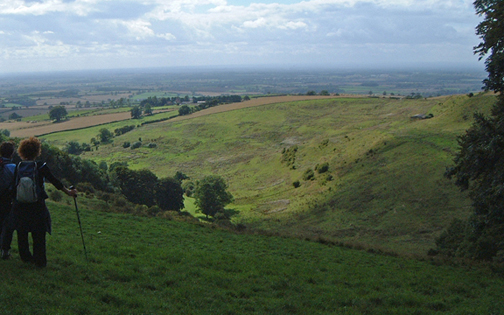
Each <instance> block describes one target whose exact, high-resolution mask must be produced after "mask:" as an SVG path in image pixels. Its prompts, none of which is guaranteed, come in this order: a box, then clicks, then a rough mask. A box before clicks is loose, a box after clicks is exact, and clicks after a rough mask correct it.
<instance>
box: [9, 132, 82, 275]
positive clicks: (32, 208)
mask: <svg viewBox="0 0 504 315" xmlns="http://www.w3.org/2000/svg"><path fill="white" fill-rule="evenodd" d="M40 153H41V143H40V141H39V140H38V139H37V138H35V137H30V138H29V139H25V140H23V141H21V143H20V144H19V148H18V154H19V156H20V157H21V159H22V162H20V163H19V164H18V166H17V167H16V170H15V181H16V184H15V185H16V186H17V184H18V181H20V179H19V176H18V174H17V173H18V172H19V171H20V167H21V164H22V163H26V162H35V159H36V158H37V157H38V156H40ZM34 165H35V166H34V167H36V170H37V171H36V173H37V174H38V176H36V177H35V185H36V187H37V190H38V191H39V192H40V193H39V194H38V198H37V199H36V201H35V202H22V201H19V200H18V199H19V198H17V191H16V189H17V187H16V186H15V187H14V193H13V196H14V198H13V205H12V220H13V223H14V226H15V229H16V231H17V237H18V249H19V256H20V257H21V260H22V261H23V262H28V263H33V264H35V266H37V267H45V266H46V265H47V257H46V238H45V237H46V233H49V234H50V233H51V215H50V213H49V210H48V209H47V206H46V204H45V199H47V198H48V196H47V193H46V192H45V190H44V180H47V181H49V182H50V183H51V184H53V185H54V187H55V188H56V189H58V190H61V191H63V192H64V193H65V194H67V195H68V196H71V197H74V198H75V197H77V190H75V189H68V188H66V187H64V186H63V184H62V183H61V182H60V181H59V180H58V179H57V178H56V177H54V176H53V174H52V173H51V171H50V169H49V167H48V166H47V164H45V163H43V162H38V161H37V162H35V164H34ZM28 233H31V235H32V240H33V254H32V253H31V252H30V248H29V244H28Z"/></svg>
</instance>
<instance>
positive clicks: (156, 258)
mask: <svg viewBox="0 0 504 315" xmlns="http://www.w3.org/2000/svg"><path fill="white" fill-rule="evenodd" d="M78 202H79V210H80V215H81V220H82V224H83V230H84V235H85V240H86V245H87V250H88V255H89V261H88V262H86V261H85V258H84V253H83V249H82V244H81V238H80V234H79V227H78V224H77V220H76V215H75V211H74V208H73V204H72V203H71V202H70V201H67V202H66V203H65V202H63V203H60V204H56V203H52V202H50V203H49V207H50V209H51V213H52V218H53V227H54V232H53V235H52V236H48V266H47V268H45V269H35V268H34V267H32V266H30V265H26V264H23V263H21V261H20V260H19V258H18V255H17V251H16V246H14V250H13V251H12V252H13V259H11V260H9V261H1V262H0V263H1V264H2V268H1V269H0V275H1V280H0V283H1V285H2V290H1V291H0V296H1V301H2V303H0V305H1V306H0V312H1V313H5V314H7V313H9V314H435V313H439V312H442V313H445V314H499V312H501V311H502V309H504V302H503V300H502V297H501V291H502V286H503V285H504V281H503V279H502V278H500V277H498V276H496V275H495V274H492V273H491V272H489V271H488V270H486V269H485V268H484V267H483V266H477V265H476V266H472V267H471V266H469V267H461V266H455V265H440V266H436V265H435V264H433V263H430V262H429V261H418V260H413V259H405V258H399V257H391V256H385V255H376V254H372V253H368V252H364V251H357V250H351V249H348V248H343V247H335V246H329V245H324V244H321V243H317V242H310V241H304V240H298V239H291V238H280V237H269V236H263V235H248V234H242V235H240V234H235V233H231V232H228V231H225V230H220V229H218V228H212V227H210V226H208V225H206V224H194V223H186V222H180V221H177V220H168V219H166V218H159V217H154V218H147V217H136V216H132V215H127V214H114V213H107V212H103V211H100V210H98V209H95V206H94V205H95V204H96V201H95V200H93V199H87V198H83V197H79V199H78Z"/></svg>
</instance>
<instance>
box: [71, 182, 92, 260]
mask: <svg viewBox="0 0 504 315" xmlns="http://www.w3.org/2000/svg"><path fill="white" fill-rule="evenodd" d="M69 188H70V189H74V186H70V187H69ZM74 204H75V213H77V221H79V228H80V235H81V238H82V246H83V247H84V255H85V256H86V261H88V258H87V250H86V243H84V233H83V232H82V224H81V220H80V215H79V208H78V207H77V197H74Z"/></svg>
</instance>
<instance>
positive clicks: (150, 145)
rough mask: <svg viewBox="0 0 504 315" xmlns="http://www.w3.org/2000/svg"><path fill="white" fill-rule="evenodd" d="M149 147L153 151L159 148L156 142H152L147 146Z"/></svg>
mask: <svg viewBox="0 0 504 315" xmlns="http://www.w3.org/2000/svg"><path fill="white" fill-rule="evenodd" d="M147 147H149V148H151V149H154V148H156V147H157V144H155V143H154V142H151V143H149V144H148V145H147Z"/></svg>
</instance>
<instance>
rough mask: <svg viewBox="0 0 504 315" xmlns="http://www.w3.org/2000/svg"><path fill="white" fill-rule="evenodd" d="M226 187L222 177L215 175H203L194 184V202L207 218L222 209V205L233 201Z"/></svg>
mask: <svg viewBox="0 0 504 315" xmlns="http://www.w3.org/2000/svg"><path fill="white" fill-rule="evenodd" d="M227 188H228V186H227V184H226V182H225V181H224V179H223V178H222V177H220V176H217V175H210V176H205V177H204V178H203V179H202V180H201V181H199V182H198V183H197V184H196V189H195V190H194V198H195V199H196V201H195V204H196V206H198V208H199V209H200V210H201V212H203V214H205V215H206V216H207V218H208V216H212V217H213V216H215V214H217V212H219V211H223V210H224V207H225V206H226V205H227V204H229V203H231V202H232V201H233V195H231V193H229V192H228V191H227Z"/></svg>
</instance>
